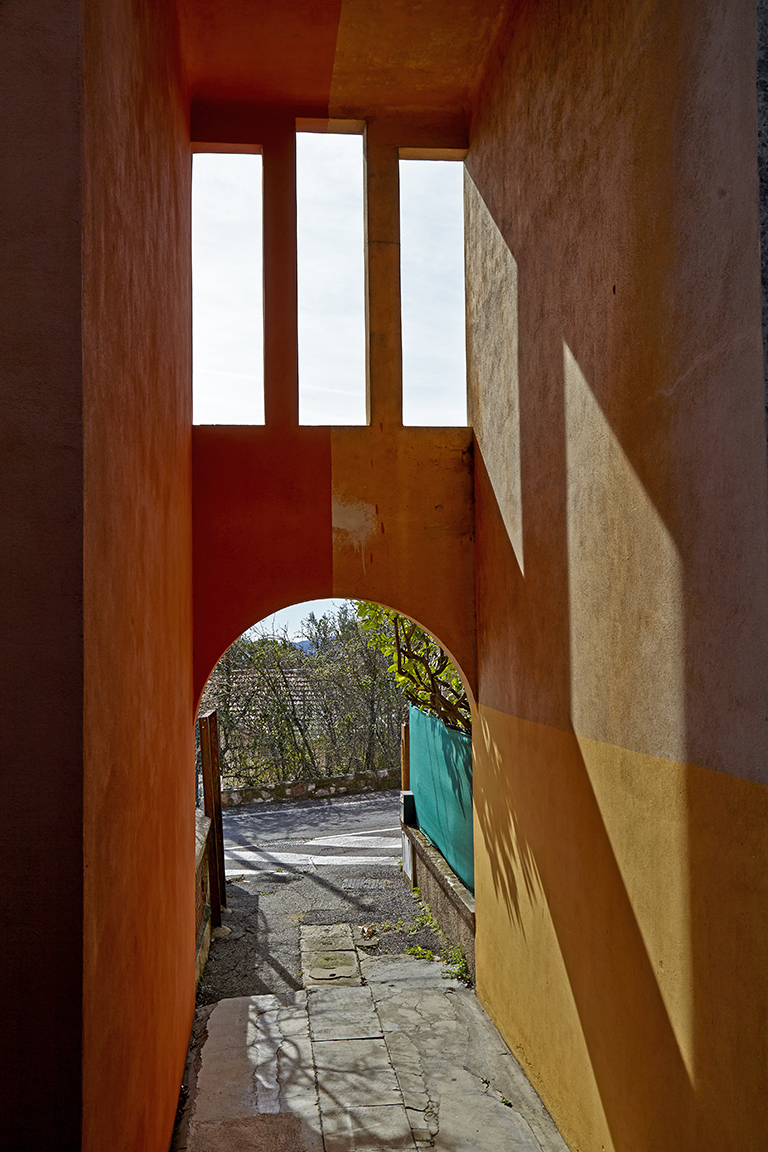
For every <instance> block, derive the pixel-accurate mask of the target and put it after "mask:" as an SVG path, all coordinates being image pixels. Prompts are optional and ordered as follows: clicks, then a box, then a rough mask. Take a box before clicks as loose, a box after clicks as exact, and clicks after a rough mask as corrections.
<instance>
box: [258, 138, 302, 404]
mask: <svg viewBox="0 0 768 1152" xmlns="http://www.w3.org/2000/svg"><path fill="white" fill-rule="evenodd" d="M263 181H264V185H263V205H264V208H263V219H264V224H263V227H264V249H263V251H264V255H263V261H264V421H265V423H266V424H271V425H276V426H280V427H295V426H296V425H297V424H298V422H299V325H298V288H297V260H296V125H295V121H294V119H293V117H285V118H280V119H279V120H275V121H273V122H272V123H271V124H270V125H269V126H268V127H266V128H265V130H264V133H263Z"/></svg>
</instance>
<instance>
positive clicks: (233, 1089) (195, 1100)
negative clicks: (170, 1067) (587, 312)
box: [173, 924, 567, 1152]
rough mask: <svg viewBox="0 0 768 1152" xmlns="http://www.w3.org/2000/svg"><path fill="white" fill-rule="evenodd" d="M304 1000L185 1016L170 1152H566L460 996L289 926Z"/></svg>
mask: <svg viewBox="0 0 768 1152" xmlns="http://www.w3.org/2000/svg"><path fill="white" fill-rule="evenodd" d="M301 950H302V978H303V981H304V985H305V987H304V989H303V990H299V991H294V992H286V993H284V994H282V995H280V996H275V995H265V996H244V997H238V998H235V999H230V1000H221V1001H219V1002H218V1003H217V1004H216V1005H214V1006H213V1007H212V1008H211V1007H210V1006H209V1007H206V1008H203V1009H201V1010H200V1011H199V1014H198V1036H197V1047H196V1049H195V1050H194V1051H193V1053H192V1054H191V1058H190V1063H189V1069H188V1074H189V1098H188V1101H187V1105H186V1109H185V1115H184V1118H183V1121H182V1123H181V1125H180V1126H179V1129H178V1132H177V1136H176V1140H175V1142H174V1147H173V1152H257V1150H258V1152H383V1150H386V1149H403V1148H405V1149H411V1150H412V1152H414V1150H415V1149H416V1148H434V1149H438V1150H442V1152H502V1150H503V1152H567V1148H566V1145H565V1144H564V1143H563V1140H562V1139H561V1137H560V1136H559V1134H558V1132H557V1130H556V1128H555V1126H554V1124H553V1123H552V1120H551V1119H550V1117H549V1115H548V1113H547V1112H546V1110H545V1108H544V1106H543V1105H542V1103H541V1101H540V1100H539V1098H538V1096H537V1095H536V1093H535V1092H534V1090H533V1089H532V1087H531V1086H530V1084H529V1083H528V1081H527V1079H526V1078H525V1076H524V1075H523V1073H522V1071H521V1069H520V1066H519V1065H518V1063H517V1061H516V1060H515V1059H514V1057H513V1056H512V1055H511V1053H510V1052H509V1049H508V1048H507V1047H506V1045H505V1044H504V1042H503V1040H502V1039H501V1037H500V1036H499V1033H498V1032H497V1031H496V1029H495V1028H494V1026H493V1025H492V1024H491V1022H490V1020H489V1019H488V1017H487V1016H486V1014H485V1012H484V1011H483V1009H482V1008H481V1007H480V1005H479V1003H478V1001H477V999H476V997H475V995H474V992H472V991H471V990H470V989H468V988H465V987H464V986H463V985H462V984H460V983H459V982H458V981H455V980H444V979H442V978H441V967H440V965H439V964H434V963H430V962H429V961H427V960H419V959H415V958H413V957H410V956H389V955H383V956H370V955H366V954H365V951H364V949H363V948H362V947H359V948H356V947H355V940H354V938H353V934H352V930H351V928H350V926H349V925H347V924H340V925H331V926H309V927H304V928H302V936H301Z"/></svg>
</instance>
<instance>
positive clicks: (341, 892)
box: [265, 853, 367, 908]
mask: <svg viewBox="0 0 768 1152" xmlns="http://www.w3.org/2000/svg"><path fill="white" fill-rule="evenodd" d="M265 857H266V858H267V859H271V860H274V862H275V864H277V865H278V866H279V867H280V868H281V869H282V870H283V872H287V873H288V874H289V875H291V876H295V877H296V878H297V879H298V878H299V877H300V878H301V879H302V880H311V881H312V883H313V884H317V885H318V887H320V888H326V889H327V890H328V891H329V892H333V894H334V895H335V896H339V897H340V898H341V899H342V900H346V902H347V903H348V904H352V905H354V906H355V907H356V908H365V907H367V905H366V902H365V901H364V900H357V899H356V898H355V897H354V896H350V895H349V893H348V892H347V891H345V889H343V888H339V887H338V885H337V884H333V883H332V882H331V881H330V880H326V878H325V877H324V876H318V875H317V873H316V872H303V871H302V870H301V868H299V867H296V866H293V865H290V864H284V863H283V862H282V861H281V860H280V857H273V856H270V854H269V853H265Z"/></svg>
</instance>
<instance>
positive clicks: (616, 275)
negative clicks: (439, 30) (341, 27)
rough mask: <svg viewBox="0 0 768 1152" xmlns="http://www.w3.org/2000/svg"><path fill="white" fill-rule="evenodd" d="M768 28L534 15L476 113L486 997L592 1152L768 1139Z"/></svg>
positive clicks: (473, 184)
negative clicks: (765, 325)
mask: <svg viewBox="0 0 768 1152" xmlns="http://www.w3.org/2000/svg"><path fill="white" fill-rule="evenodd" d="M754 25H755V13H754V8H753V6H751V5H747V4H727V3H724V2H722V3H717V2H711V0H705V2H702V3H696V4H693V3H671V4H670V3H668V2H666V0H664V2H661V0H658V2H654V0H647V2H638V3H633V4H631V5H616V4H613V3H610V2H609V0H585V2H583V3H577V4H570V5H559V6H557V5H552V4H541V3H538V2H535V3H534V2H526V0H523V2H522V3H520V4H518V5H516V6H515V9H514V14H513V18H512V19H510V20H509V22H508V26H507V34H506V36H504V37H502V38H501V39H500V40H499V41H498V42H497V45H496V47H495V49H494V52H493V56H492V59H491V61H490V63H489V64H488V67H487V68H486V70H485V71H484V73H483V75H482V76H481V77H480V79H479V82H478V84H477V86H476V90H475V93H474V97H473V101H472V105H471V111H470V149H469V155H468V158H467V181H466V218H467V252H468V256H467V284H468V310H469V339H468V345H469V356H468V365H469V392H470V409H471V417H472V423H473V424H474V428H475V435H476V450H475V512H476V524H475V530H476V536H475V571H476V581H477V629H478V716H477V720H476V724H475V736H474V740H475V775H474V782H475V783H474V787H475V820H476V823H475V845H476V885H477V890H476V900H477V988H478V994H479V996H480V998H481V1000H482V1002H483V1003H484V1005H485V1006H486V1008H487V1009H488V1011H489V1013H490V1014H491V1016H492V1018H493V1019H494V1020H495V1021H496V1023H497V1024H498V1026H499V1028H500V1029H501V1031H502V1033H503V1034H504V1036H505V1037H506V1039H507V1040H508V1041H509V1043H510V1044H511V1045H512V1047H513V1049H514V1051H515V1052H516V1054H517V1055H518V1056H519V1058H520V1060H521V1062H522V1064H523V1066H524V1068H525V1070H526V1071H527V1073H528V1075H529V1076H530V1077H531V1079H532V1081H533V1083H534V1084H535V1086H536V1087H537V1089H538V1090H539V1092H540V1093H541V1095H542V1098H543V1099H544V1101H545V1103H546V1105H547V1106H548V1107H549V1109H550V1110H551V1112H552V1114H553V1116H554V1118H555V1120H556V1122H557V1123H558V1125H559V1126H560V1129H561V1131H562V1133H563V1135H564V1137H565V1139H566V1140H567V1141H568V1143H569V1146H570V1147H571V1149H572V1150H573V1152H582V1150H583V1152H602V1150H603V1149H605V1150H608V1149H615V1150H617V1152H630V1150H631V1152H667V1150H669V1152H673V1150H674V1152H687V1150H690V1152H694V1150H695V1152H703V1150H706V1149H711V1150H712V1152H715V1150H716V1152H726V1150H730V1149H734V1150H736V1149H745V1148H749V1149H757V1148H764V1147H766V1146H768V1136H766V1133H767V1132H768V1105H767V1103H766V1102H767V1101H768V1092H767V1091H766V1089H767V1088H768V1084H767V1083H766V1079H767V1078H768V1077H767V1070H768V1043H767V1042H768V1030H767V1027H766V1022H767V1021H768V927H767V924H768V916H766V913H767V912H768V879H767V877H768V820H767V818H768V789H767V788H766V786H765V785H766V783H767V782H768V757H766V737H767V736H768V668H766V662H767V658H768V644H767V643H766V641H767V640H768V619H767V612H766V609H767V608H768V603H767V600H766V588H768V571H767V569H768V563H767V559H768V550H767V548H766V543H767V534H768V506H767V500H766V453H765V417H764V411H763V367H762V348H761V330H760V286H759V257H758V205H757V173H756V139H757V126H756V111H755V63H754V62H755V26H754Z"/></svg>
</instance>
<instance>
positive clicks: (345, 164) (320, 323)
mask: <svg viewBox="0 0 768 1152" xmlns="http://www.w3.org/2000/svg"><path fill="white" fill-rule="evenodd" d="M296 193H297V206H298V262H299V422H300V423H301V424H365V422H366V405H365V300H364V283H365V281H364V276H365V273H364V264H363V147H362V137H361V136H359V135H346V134H345V135H336V134H327V133H305V132H301V133H299V134H298V135H297V138H296Z"/></svg>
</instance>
